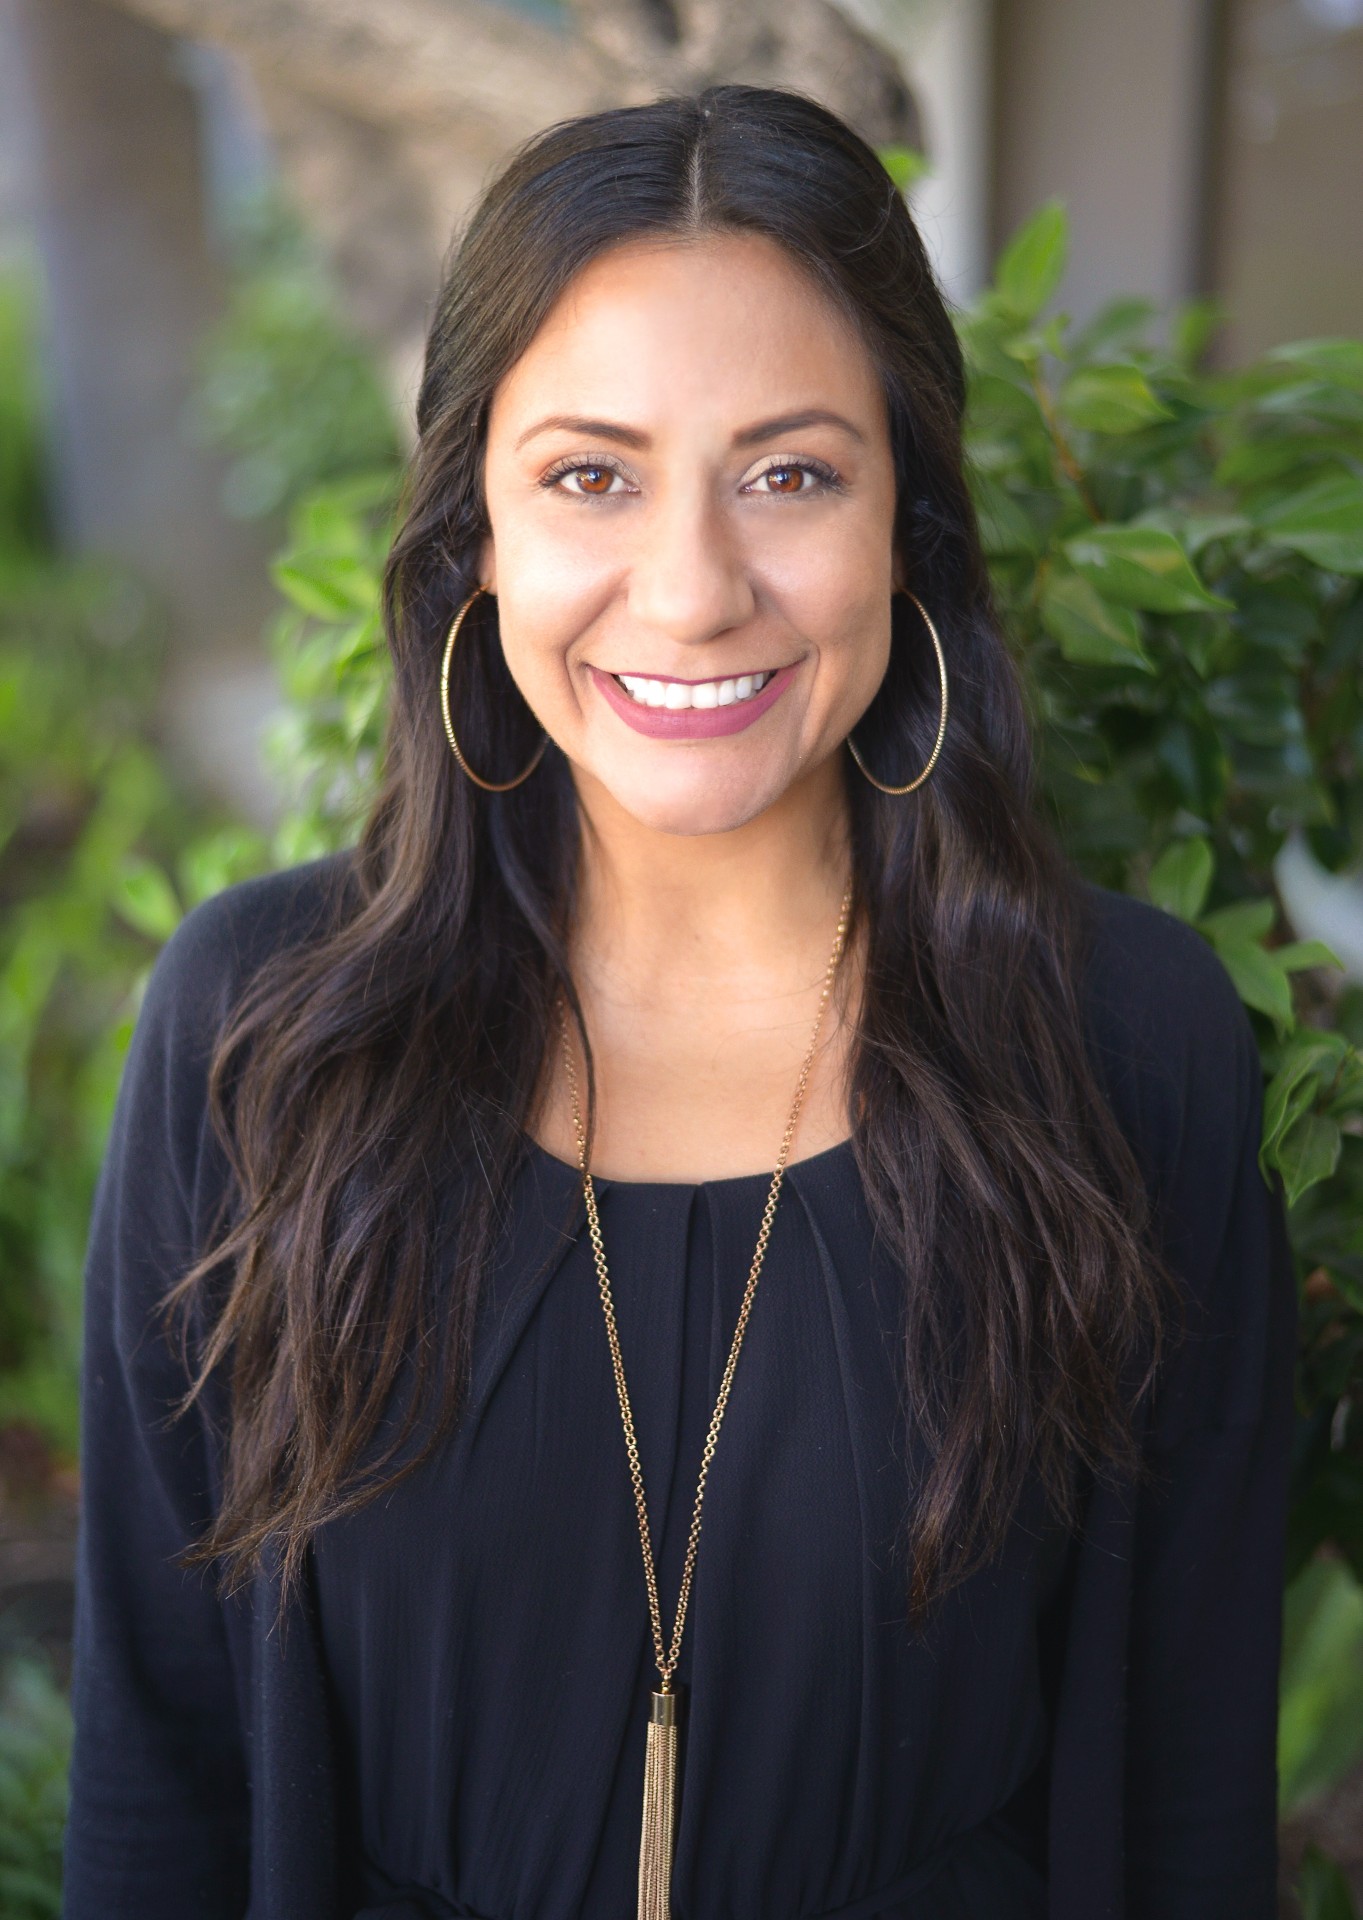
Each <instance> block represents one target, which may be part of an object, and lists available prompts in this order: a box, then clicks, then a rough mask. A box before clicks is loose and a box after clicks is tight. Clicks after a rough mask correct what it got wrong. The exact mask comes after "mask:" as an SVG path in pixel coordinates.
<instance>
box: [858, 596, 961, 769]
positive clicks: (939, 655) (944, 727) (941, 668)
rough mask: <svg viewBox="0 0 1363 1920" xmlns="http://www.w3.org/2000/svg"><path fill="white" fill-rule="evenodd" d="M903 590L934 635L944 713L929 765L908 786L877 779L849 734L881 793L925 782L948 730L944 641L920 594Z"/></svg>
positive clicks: (859, 765)
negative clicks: (897, 785) (919, 596)
mask: <svg viewBox="0 0 1363 1920" xmlns="http://www.w3.org/2000/svg"><path fill="white" fill-rule="evenodd" d="M901 591H902V592H903V593H904V594H905V596H906V597H907V598H908V599H910V600H912V601H913V604H914V605H915V606H916V607H917V609H918V611H919V612H920V613H921V614H922V616H923V624H924V626H925V627H926V628H927V630H928V632H929V633H930V634H931V636H932V645H933V649H934V651H935V653H936V655H937V677H938V680H939V681H940V682H941V687H942V713H941V718H940V719H939V720H938V722H937V738H936V740H934V741H933V744H932V752H931V753H930V754H929V755H928V762H927V765H926V766H925V767H924V768H923V771H922V772H921V773H920V774H919V775H918V777H917V779H915V780H910V782H909V784H908V785H907V786H906V787H889V786H886V784H885V782H884V781H883V780H877V779H876V777H875V775H874V774H873V773H871V772H870V771H869V770H868V768H867V765H866V762H865V761H864V760H863V759H862V757H861V755H860V754H859V753H858V752H857V746H856V742H855V741H854V740H853V738H852V736H851V734H850V733H849V734H848V736H847V750H848V752H849V753H850V754H851V756H852V758H853V759H854V760H855V761H856V763H857V766H858V767H859V768H860V770H861V772H862V773H863V774H864V775H865V777H866V778H867V779H868V780H869V781H870V783H871V785H872V786H873V787H875V788H877V789H878V790H879V791H880V792H881V793H892V794H896V795H897V794H901V793H912V792H913V790H914V788H915V787H921V786H922V784H923V782H924V781H925V780H926V779H927V777H928V775H929V774H930V773H931V772H932V770H933V768H934V767H935V766H936V765H937V756H938V754H939V753H940V752H941V751H942V742H943V740H945V738H946V731H947V658H946V655H945V654H944V653H943V651H942V642H941V641H940V639H939V638H938V637H937V629H936V627H935V626H933V624H932V620H931V618H930V616H929V614H928V610H927V608H926V607H925V606H924V605H923V602H922V601H921V600H920V599H919V598H918V595H917V594H916V593H910V592H909V590H908V588H907V587H904V588H903V589H901Z"/></svg>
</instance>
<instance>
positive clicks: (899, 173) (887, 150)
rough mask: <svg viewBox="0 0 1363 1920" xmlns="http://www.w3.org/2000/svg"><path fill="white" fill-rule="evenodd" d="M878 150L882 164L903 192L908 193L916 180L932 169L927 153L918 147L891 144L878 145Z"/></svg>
mask: <svg viewBox="0 0 1363 1920" xmlns="http://www.w3.org/2000/svg"><path fill="white" fill-rule="evenodd" d="M876 152H877V153H878V154H879V155H880V164H881V165H882V166H883V167H884V169H885V171H886V173H888V174H889V176H890V178H891V180H893V181H894V183H895V185H896V186H897V187H898V188H899V191H900V192H901V193H906V192H907V191H908V189H909V188H910V187H911V186H912V185H913V183H914V182H915V180H921V179H922V178H923V175H924V174H925V173H930V172H931V171H932V169H931V166H930V164H929V161H928V157H927V155H926V154H924V153H920V152H919V150H918V148H917V147H905V146H898V145H891V146H885V147H877V148H876Z"/></svg>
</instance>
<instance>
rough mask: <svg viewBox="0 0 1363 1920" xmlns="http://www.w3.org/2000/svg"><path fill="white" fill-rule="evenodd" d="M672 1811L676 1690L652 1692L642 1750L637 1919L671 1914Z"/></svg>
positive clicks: (657, 1919)
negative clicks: (642, 1790)
mask: <svg viewBox="0 0 1363 1920" xmlns="http://www.w3.org/2000/svg"><path fill="white" fill-rule="evenodd" d="M676 1811H677V1696H676V1694H675V1693H655V1694H653V1695H652V1696H651V1699H650V1705H649V1715H648V1746H647V1749H646V1751H645V1753H644V1825H643V1832H642V1833H641V1835H640V1838H639V1920H671V1914H672V1842H673V1823H674V1821H675V1818H676Z"/></svg>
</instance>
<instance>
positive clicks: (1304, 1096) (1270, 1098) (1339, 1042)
mask: <svg viewBox="0 0 1363 1920" xmlns="http://www.w3.org/2000/svg"><path fill="white" fill-rule="evenodd" d="M1348 1052H1349V1043H1348V1041H1347V1040H1346V1039H1345V1038H1344V1036H1343V1034H1341V1033H1318V1032H1306V1033H1300V1032H1299V1033H1296V1034H1294V1035H1293V1036H1292V1038H1291V1040H1289V1041H1288V1043H1287V1045H1286V1047H1285V1049H1284V1053H1283V1058H1282V1060H1281V1062H1280V1064H1279V1066H1278V1071H1277V1072H1276V1073H1275V1074H1274V1076H1273V1078H1272V1079H1271V1080H1270V1081H1269V1083H1268V1086H1267V1087H1266V1088H1265V1090H1264V1124H1263V1143H1262V1146H1261V1148H1260V1164H1261V1165H1264V1164H1266V1159H1267V1157H1268V1156H1270V1155H1272V1154H1274V1153H1275V1152H1276V1150H1277V1148H1278V1146H1279V1145H1280V1143H1281V1141H1282V1139H1283V1136H1284V1134H1286V1132H1287V1131H1288V1129H1289V1128H1290V1127H1291V1126H1293V1125H1294V1124H1295V1122H1296V1121H1297V1120H1299V1119H1300V1118H1301V1116H1302V1114H1304V1113H1306V1112H1307V1111H1308V1109H1309V1108H1311V1107H1313V1106H1314V1105H1315V1103H1316V1101H1317V1100H1318V1099H1319V1098H1320V1097H1321V1094H1322V1092H1323V1091H1324V1090H1325V1089H1326V1088H1327V1087H1330V1086H1332V1085H1333V1084H1334V1081H1335V1077H1336V1075H1337V1074H1338V1072H1339V1067H1340V1063H1341V1062H1342V1061H1343V1060H1344V1059H1345V1058H1346V1056H1347V1055H1348Z"/></svg>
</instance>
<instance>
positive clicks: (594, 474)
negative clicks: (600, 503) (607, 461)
mask: <svg viewBox="0 0 1363 1920" xmlns="http://www.w3.org/2000/svg"><path fill="white" fill-rule="evenodd" d="M573 471H574V472H575V473H576V474H577V476H578V478H579V479H580V480H581V482H582V485H581V486H580V487H579V489H578V491H579V493H609V492H610V484H611V481H612V480H613V479H614V478H615V469H614V468H613V467H575V468H574V469H573Z"/></svg>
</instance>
